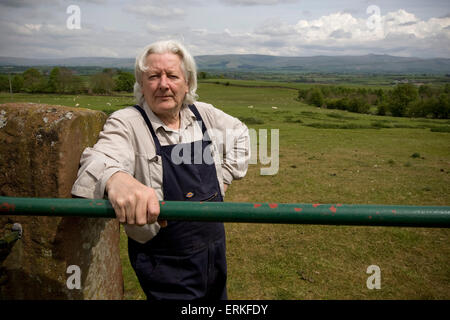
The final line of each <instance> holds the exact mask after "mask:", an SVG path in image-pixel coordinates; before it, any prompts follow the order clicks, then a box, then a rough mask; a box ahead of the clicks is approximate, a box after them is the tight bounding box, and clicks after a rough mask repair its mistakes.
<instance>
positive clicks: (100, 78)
mask: <svg viewBox="0 0 450 320" xmlns="http://www.w3.org/2000/svg"><path fill="white" fill-rule="evenodd" d="M91 89H92V92H94V93H102V94H104V93H111V91H112V90H113V89H114V80H113V78H112V76H111V74H109V73H106V72H102V73H97V74H94V75H93V76H92V77H91Z"/></svg>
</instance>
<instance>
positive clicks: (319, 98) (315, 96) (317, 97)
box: [306, 87, 324, 108]
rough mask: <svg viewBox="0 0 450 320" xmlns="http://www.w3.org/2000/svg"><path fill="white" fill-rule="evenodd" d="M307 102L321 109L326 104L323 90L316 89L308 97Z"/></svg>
mask: <svg viewBox="0 0 450 320" xmlns="http://www.w3.org/2000/svg"><path fill="white" fill-rule="evenodd" d="M306 102H307V103H308V104H312V105H314V106H316V107H319V108H320V107H321V106H322V105H323V104H324V98H323V94H322V90H320V88H317V87H316V88H314V89H313V90H312V91H310V92H309V93H308V95H307V97H306Z"/></svg>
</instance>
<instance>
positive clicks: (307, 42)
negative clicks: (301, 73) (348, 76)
mask: <svg viewBox="0 0 450 320" xmlns="http://www.w3.org/2000/svg"><path fill="white" fill-rule="evenodd" d="M69 5H76V6H78V7H79V8H80V13H81V15H80V27H81V28H80V29H69V28H67V19H68V18H69V17H70V14H67V12H66V10H67V7H68V6H69ZM368 9H370V10H369V11H367V10H368ZM169 38H174V39H177V40H180V41H182V42H184V44H185V45H186V46H187V47H188V48H189V49H190V50H191V52H192V53H193V54H194V55H203V54H227V53H257V54H271V55H281V56H313V55H361V54H369V53H374V54H391V55H396V56H416V57H422V58H432V57H443V58H450V1H448V0H446V1H441V0H436V1H423V0H422V1H417V0H410V1H403V0H401V1H387V0H373V1H372V0H370V1H368V0H341V1H330V0H326V1H320V0H316V1H304V0H209V1H203V0H184V1H176V0H158V1H156V0H145V1H144V0H131V1H118V0H111V1H108V0H92V1H88V0H83V1H80V0H79V1H73V0H40V1H35V0H0V43H1V44H2V45H1V46H0V56H15V57H26V58H55V57H81V56H84V57H91V56H97V57H98V56H106V57H135V55H136V53H137V52H138V51H139V50H140V49H141V48H142V47H144V46H145V45H147V44H149V43H151V42H153V41H156V40H160V39H169Z"/></svg>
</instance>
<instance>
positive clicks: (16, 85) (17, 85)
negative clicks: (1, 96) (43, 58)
mask: <svg viewBox="0 0 450 320" xmlns="http://www.w3.org/2000/svg"><path fill="white" fill-rule="evenodd" d="M11 85H12V91H13V92H19V91H21V90H22V89H23V76H22V75H20V74H16V75H15V76H14V78H12V81H11Z"/></svg>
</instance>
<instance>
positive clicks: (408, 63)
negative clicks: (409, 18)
mask: <svg viewBox="0 0 450 320" xmlns="http://www.w3.org/2000/svg"><path fill="white" fill-rule="evenodd" d="M195 60H196V62H197V64H198V68H199V70H201V71H214V72H225V71H233V72H239V71H242V72H283V73H309V72H321V73H377V74H412V73H414V74H418V73H426V74H450V59H446V58H433V59H421V58H413V57H395V56H389V55H374V54H369V55H364V56H314V57H279V56H268V55H255V54H247V55H236V54H229V55H203V56H196V57H195ZM0 66H1V67H3V68H2V69H5V67H8V66H14V67H18V66H22V67H23V66H68V67H75V66H77V67H101V68H123V69H133V68H134V59H133V58H102V57H100V58H97V57H91V58H89V57H83V58H65V59H27V58H14V57H0Z"/></svg>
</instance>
